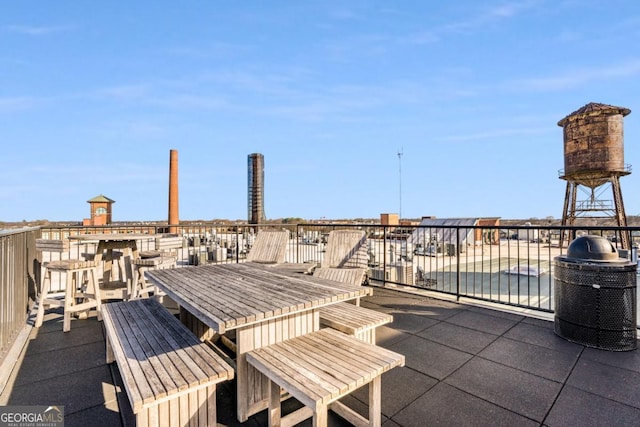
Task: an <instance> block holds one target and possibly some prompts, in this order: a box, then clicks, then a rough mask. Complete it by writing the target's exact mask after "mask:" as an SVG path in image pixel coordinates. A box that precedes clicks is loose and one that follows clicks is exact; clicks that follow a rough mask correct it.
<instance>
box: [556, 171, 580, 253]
mask: <svg viewBox="0 0 640 427" xmlns="http://www.w3.org/2000/svg"><path fill="white" fill-rule="evenodd" d="M577 187H578V185H577V184H576V183H575V182H572V181H567V189H566V192H565V196H564V209H563V211H562V226H563V227H566V226H572V225H573V223H574V221H575V219H576V197H577V196H576V189H577ZM566 232H567V231H566V230H565V229H564V228H563V229H562V230H560V243H559V247H560V249H562V246H563V244H564V239H565V233H566ZM572 234H573V233H572ZM574 237H575V236H568V240H571V239H572V238H574Z"/></svg>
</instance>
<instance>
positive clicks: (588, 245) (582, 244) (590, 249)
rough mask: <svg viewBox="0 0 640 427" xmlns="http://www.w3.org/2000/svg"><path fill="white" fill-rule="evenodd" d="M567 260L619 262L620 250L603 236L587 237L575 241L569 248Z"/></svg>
mask: <svg viewBox="0 0 640 427" xmlns="http://www.w3.org/2000/svg"><path fill="white" fill-rule="evenodd" d="M567 258H574V259H584V260H589V261H602V262H612V261H615V262H619V261H620V258H619V256H618V250H617V249H616V247H615V246H614V245H613V243H611V242H610V241H609V240H607V239H606V238H604V237H602V236H594V235H586V236H581V237H578V238H577V239H575V240H574V241H573V242H571V244H570V245H569V247H568V248H567Z"/></svg>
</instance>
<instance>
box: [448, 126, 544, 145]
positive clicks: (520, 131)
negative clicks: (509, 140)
mask: <svg viewBox="0 0 640 427" xmlns="http://www.w3.org/2000/svg"><path fill="white" fill-rule="evenodd" d="M547 132H549V129H548V128H545V127H533V128H511V129H509V128H507V129H495V130H487V131H484V132H478V133H472V134H464V135H462V134H460V135H450V136H445V137H444V138H442V141H446V142H468V141H481V140H487V139H496V138H503V137H515V136H527V135H540V134H543V133H547Z"/></svg>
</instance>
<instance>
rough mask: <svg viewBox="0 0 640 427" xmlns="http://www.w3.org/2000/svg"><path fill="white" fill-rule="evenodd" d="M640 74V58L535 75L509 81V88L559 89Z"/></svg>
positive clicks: (530, 89)
mask: <svg viewBox="0 0 640 427" xmlns="http://www.w3.org/2000/svg"><path fill="white" fill-rule="evenodd" d="M637 75H640V59H633V60H630V61H627V62H623V63H620V64H616V65H610V66H605V67H585V68H579V69H573V70H565V71H563V72H561V73H559V74H557V75H555V76H546V77H534V78H527V79H519V80H516V81H512V82H509V83H508V84H507V87H508V88H509V89H516V90H518V91H522V90H529V91H557V90H565V89H572V88H576V87H580V86H584V85H587V84H589V83H591V82H593V81H597V80H602V79H611V78H621V77H632V76H637Z"/></svg>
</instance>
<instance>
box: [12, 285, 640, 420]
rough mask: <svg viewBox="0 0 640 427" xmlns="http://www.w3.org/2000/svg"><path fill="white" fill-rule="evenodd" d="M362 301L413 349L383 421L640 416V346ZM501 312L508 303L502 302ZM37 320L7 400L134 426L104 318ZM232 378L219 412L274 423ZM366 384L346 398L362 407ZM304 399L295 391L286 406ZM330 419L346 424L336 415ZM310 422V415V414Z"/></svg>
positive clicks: (504, 318) (437, 308) (391, 385)
mask: <svg viewBox="0 0 640 427" xmlns="http://www.w3.org/2000/svg"><path fill="white" fill-rule="evenodd" d="M362 305H363V306H366V307H369V308H374V309H377V310H382V311H385V312H389V313H392V314H393V316H394V322H393V323H392V324H390V325H388V326H383V327H381V328H379V329H378V344H379V345H382V346H384V347H387V348H389V349H391V350H394V351H396V352H399V353H402V354H404V355H405V356H406V366H405V367H403V368H395V369H393V370H391V371H390V372H387V373H385V374H384V375H383V377H382V413H383V425H384V426H386V427H393V426H407V427H408V426H420V427H422V426H439V425H443V426H444V425H446V426H451V425H469V426H500V425H505V426H515V425H517V426H527V425H531V426H536V425H545V426H581V427H584V426H602V425H607V426H613V425H620V426H629V425H640V351H639V350H635V351H630V352H608V351H602V350H596V349H592V348H587V347H584V346H581V345H577V344H573V343H570V342H568V341H566V340H564V339H562V338H560V337H558V336H556V335H555V334H554V333H553V322H552V321H549V320H544V319H540V318H533V317H528V316H525V315H523V314H515V313H513V312H505V311H502V310H496V309H492V308H486V307H479V306H477V305H470V304H461V303H456V302H450V301H445V300H441V299H435V298H432V297H429V296H427V295H424V294H422V295H421V294H410V293H406V292H398V291H396V290H390V289H382V288H374V293H373V295H372V296H370V297H367V298H366V299H364V301H363V303H362ZM503 310H504V309H503ZM45 320H46V321H45V324H44V325H43V326H42V327H41V328H40V329H35V328H34V329H32V330H31V332H30V336H29V340H28V342H27V344H26V345H25V347H24V349H23V350H22V353H21V354H20V357H19V359H18V363H17V364H16V366H15V369H14V370H13V372H12V374H11V377H10V381H9V383H8V385H7V387H6V388H5V390H4V392H3V393H2V394H1V395H0V405H64V410H65V425H66V426H67V427H70V426H83V427H84V426H120V425H123V426H129V425H134V422H133V421H134V419H133V415H132V413H131V408H130V407H129V404H128V400H127V397H126V395H125V393H124V389H123V387H122V385H121V378H120V375H119V373H118V371H117V367H116V366H113V365H107V364H106V363H105V344H104V334H103V329H102V324H101V323H100V322H98V321H97V320H96V318H95V316H93V317H90V318H89V319H86V320H73V322H72V328H71V331H70V332H69V333H66V334H65V333H63V332H62V324H61V323H62V317H61V315H60V313H59V312H56V311H51V312H49V313H48V314H47V316H46V319H45ZM234 393H235V382H233V381H232V382H229V383H226V384H223V385H222V386H219V388H218V422H219V425H226V426H237V425H243V426H252V427H253V426H256V427H257V426H266V425H267V418H266V411H263V412H261V413H259V414H256V415H254V416H253V417H251V418H250V419H249V421H247V422H246V423H243V424H240V423H238V422H237V420H236V419H235V397H234ZM367 395H368V394H367V392H366V388H364V389H360V390H358V391H356V392H355V393H353V394H352V395H350V396H348V397H347V398H345V399H344V400H343V401H344V402H345V403H347V404H348V405H350V406H352V407H354V408H356V409H357V410H358V411H359V412H361V413H362V414H363V415H366V411H367V406H366V403H365V402H366V401H367ZM297 407H298V403H297V402H295V401H294V400H293V399H290V400H289V401H287V402H285V404H284V406H283V411H285V412H287V411H289V410H293V409H294V408H297ZM329 424H330V425H332V426H341V425H348V424H347V423H346V422H345V421H343V420H342V419H341V418H339V417H338V416H336V415H334V414H330V416H329ZM302 425H311V421H310V420H307V421H306V422H305V423H303V424H302Z"/></svg>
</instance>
